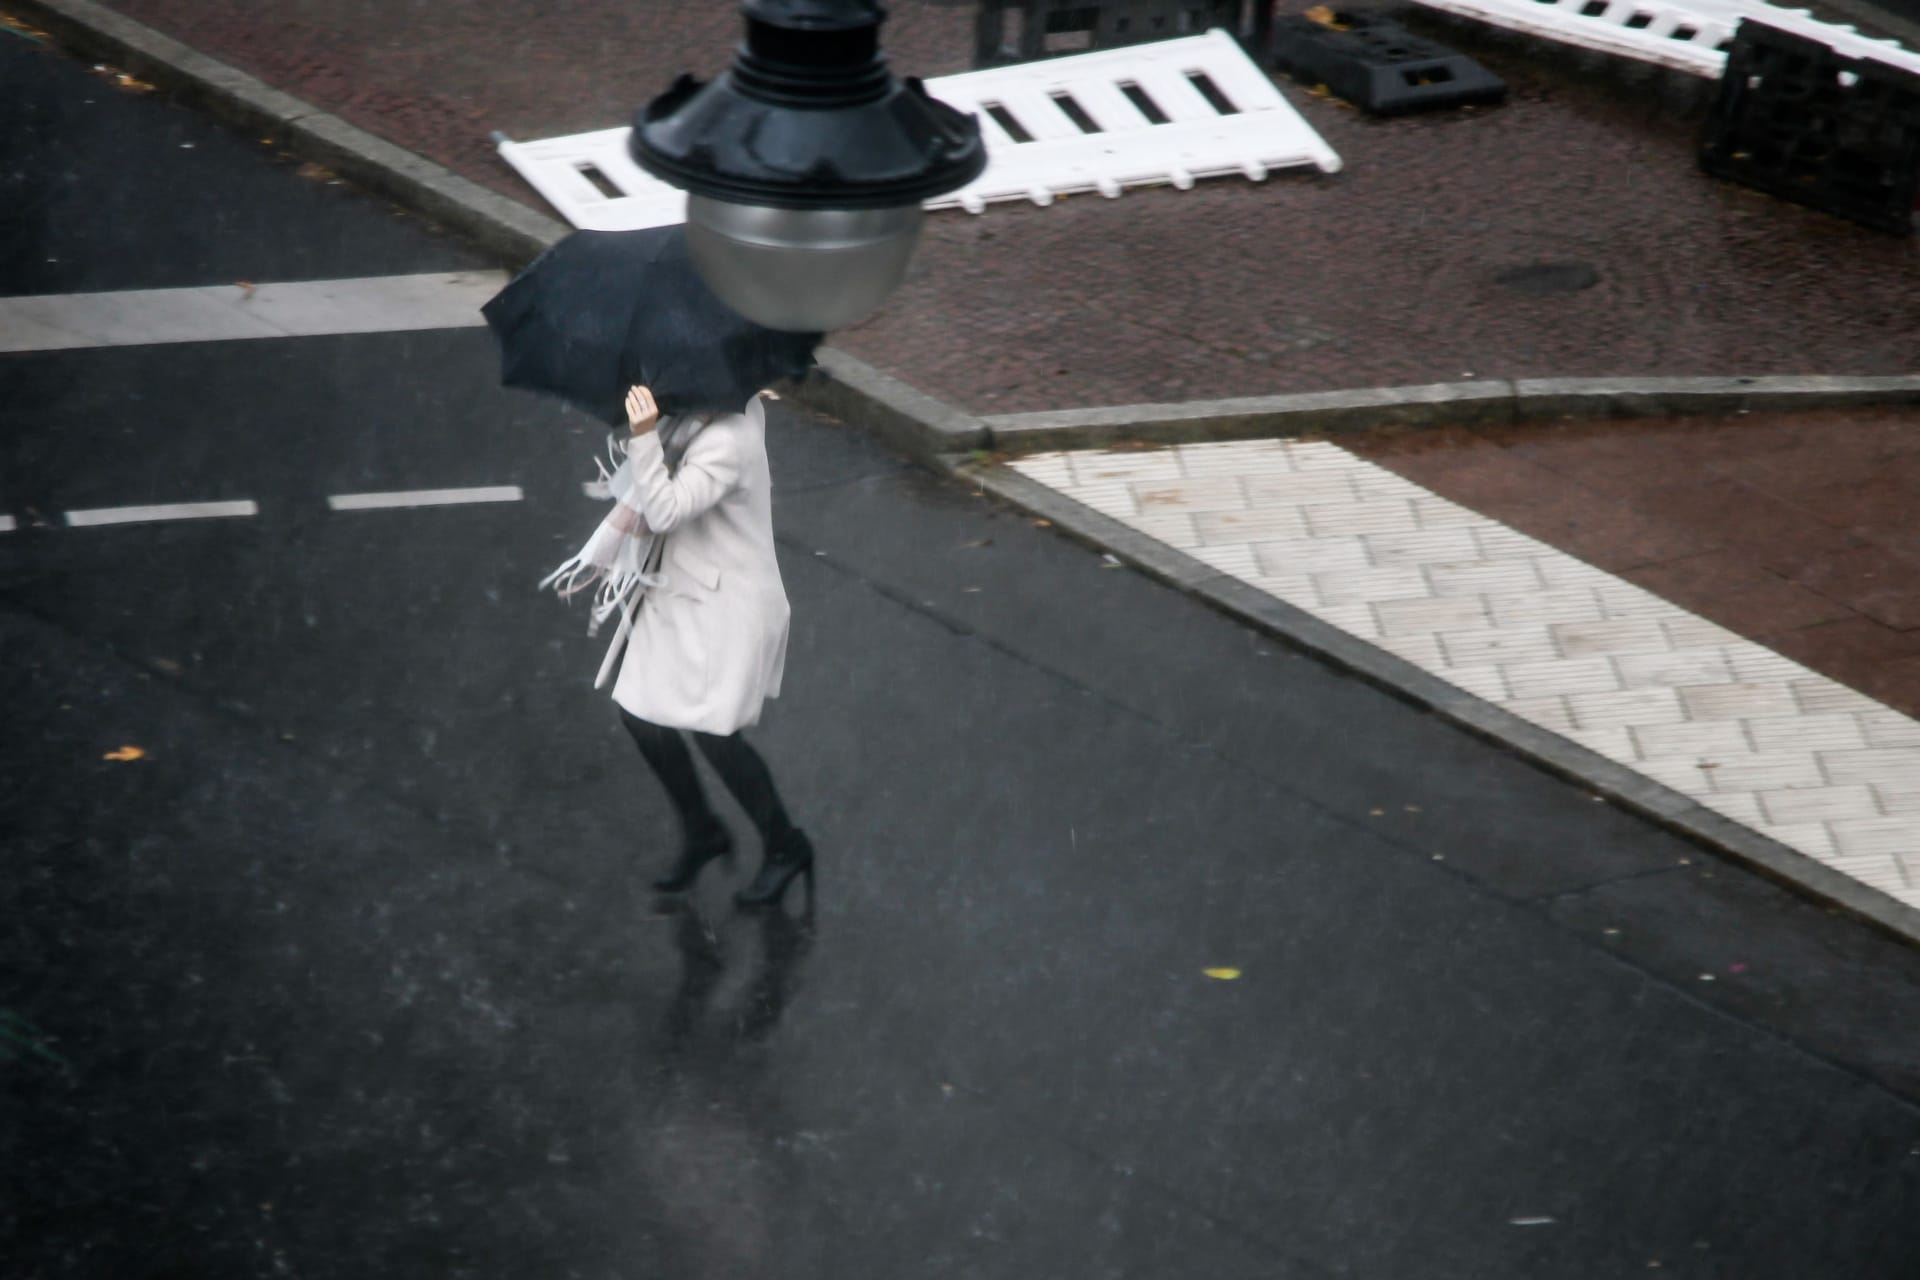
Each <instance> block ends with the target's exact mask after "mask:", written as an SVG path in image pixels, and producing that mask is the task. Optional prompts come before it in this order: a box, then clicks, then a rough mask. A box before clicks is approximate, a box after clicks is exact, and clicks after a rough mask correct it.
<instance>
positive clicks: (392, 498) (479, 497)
mask: <svg viewBox="0 0 1920 1280" xmlns="http://www.w3.org/2000/svg"><path fill="white" fill-rule="evenodd" d="M524 497H525V495H524V494H522V493H521V492H520V486H519V485H517V484H503V485H494V486H491V487H488V488H479V489H411V490H406V491H403V492H398V493H336V494H334V495H333V496H332V497H330V498H328V499H327V505H328V506H329V507H332V508H333V509H334V510H335V511H381V510H388V509H392V508H396V507H451V506H458V505H460V504H463V503H471V502H519V501H521V499H522V498H524Z"/></svg>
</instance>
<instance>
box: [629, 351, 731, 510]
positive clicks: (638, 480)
mask: <svg viewBox="0 0 1920 1280" xmlns="http://www.w3.org/2000/svg"><path fill="white" fill-rule="evenodd" d="M659 416H660V415H659V412H658V410H657V409H655V407H654V403H653V396H652V395H651V394H649V393H648V392H647V390H646V388H644V387H635V388H634V389H633V390H632V391H631V392H629V393H628V395H627V427H628V429H629V430H630V431H631V432H632V433H633V439H632V441H631V442H630V443H629V444H628V445H627V457H628V458H629V459H630V460H631V461H632V463H633V479H634V491H633V501H634V503H635V505H637V506H638V507H639V509H640V514H641V515H642V516H643V517H645V519H646V522H647V527H648V528H650V529H652V530H653V531H654V532H655V533H666V532H667V531H668V530H670V529H672V528H673V527H674V526H676V525H678V524H681V523H682V522H684V521H687V520H690V519H692V518H693V517H695V516H697V515H699V514H700V513H701V512H703V511H705V510H707V509H708V508H709V507H711V506H713V505H714V504H715V503H717V502H719V501H720V500H721V499H722V498H724V497H726V496H727V494H728V493H730V492H732V491H733V489H734V488H735V487H736V486H737V485H738V484H739V483H740V455H739V438H738V435H737V433H736V432H734V431H732V430H731V429H729V424H727V423H726V422H725V421H724V420H723V421H719V422H715V423H713V424H711V425H710V426H708V427H706V428H704V429H703V430H702V431H701V432H700V433H699V434H698V435H696V436H694V438H693V441H692V443H691V444H690V445H689V446H688V447H687V452H686V456H685V457H683V458H682V459H681V460H680V468H679V470H678V471H677V472H675V473H674V474H672V475H668V474H667V463H666V457H665V455H664V454H663V453H662V451H661V446H660V436H659V433H658V432H656V431H655V430H654V427H655V425H656V424H657V422H658V421H659Z"/></svg>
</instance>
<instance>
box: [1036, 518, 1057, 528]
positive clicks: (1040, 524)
mask: <svg viewBox="0 0 1920 1280" xmlns="http://www.w3.org/2000/svg"><path fill="white" fill-rule="evenodd" d="M1033 527H1034V528H1036V529H1051V528H1053V521H1051V520H1035V521H1034V522H1033Z"/></svg>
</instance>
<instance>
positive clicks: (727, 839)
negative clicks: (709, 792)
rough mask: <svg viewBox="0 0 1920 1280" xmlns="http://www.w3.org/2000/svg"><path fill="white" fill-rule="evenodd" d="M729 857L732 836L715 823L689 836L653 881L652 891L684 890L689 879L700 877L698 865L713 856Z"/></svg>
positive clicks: (691, 883)
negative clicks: (677, 853) (670, 862)
mask: <svg viewBox="0 0 1920 1280" xmlns="http://www.w3.org/2000/svg"><path fill="white" fill-rule="evenodd" d="M732 856H733V836H732V834H731V833H729V832H728V830H727V829H726V828H725V827H723V826H721V825H720V824H719V823H718V822H715V823H714V824H713V825H712V826H711V827H709V828H707V829H706V830H705V831H703V832H701V833H700V834H699V835H689V836H688V837H687V839H686V843H685V844H683V845H681V846H680V856H679V857H678V858H676V859H674V862H673V865H672V866H671V867H669V868H668V869H667V871H666V872H665V874H663V875H661V876H659V877H657V878H656V879H655V880H654V882H653V888H654V892H656V893H685V892H686V891H687V890H689V889H691V888H693V882H694V881H695V880H698V879H699V878H700V871H701V868H703V867H705V866H706V865H707V864H708V863H709V862H712V861H713V860H714V859H715V858H731V857H732Z"/></svg>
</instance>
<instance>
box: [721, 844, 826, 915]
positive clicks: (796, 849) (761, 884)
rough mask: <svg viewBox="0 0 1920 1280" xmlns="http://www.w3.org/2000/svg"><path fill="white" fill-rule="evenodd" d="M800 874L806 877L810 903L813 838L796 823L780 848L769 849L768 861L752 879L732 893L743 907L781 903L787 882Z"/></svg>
mask: <svg viewBox="0 0 1920 1280" xmlns="http://www.w3.org/2000/svg"><path fill="white" fill-rule="evenodd" d="M801 876H805V877H806V878H807V905H808V906H809V907H811V906H812V905H813V842H812V841H810V840H808V839H807V833H806V832H804V831H802V830H800V829H799V828H798V827H795V828H793V830H792V833H791V834H790V835H788V836H787V838H786V839H784V840H782V841H781V842H780V847H779V848H777V849H769V850H768V851H767V858H766V861H764V862H762V863H761V864H760V870H759V871H757V872H755V873H754V877H753V880H752V882H751V883H749V884H748V885H747V886H746V888H744V889H741V890H740V891H739V892H737V893H735V894H734V895H733V901H734V904H735V905H736V906H739V907H744V908H756V907H778V906H779V905H780V901H781V899H783V898H785V897H786V895H787V886H788V885H790V884H792V883H793V882H794V881H795V880H797V879H798V878H800V877H801Z"/></svg>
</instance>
